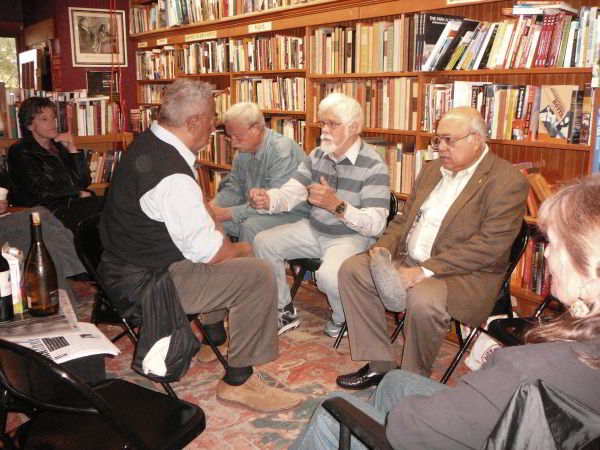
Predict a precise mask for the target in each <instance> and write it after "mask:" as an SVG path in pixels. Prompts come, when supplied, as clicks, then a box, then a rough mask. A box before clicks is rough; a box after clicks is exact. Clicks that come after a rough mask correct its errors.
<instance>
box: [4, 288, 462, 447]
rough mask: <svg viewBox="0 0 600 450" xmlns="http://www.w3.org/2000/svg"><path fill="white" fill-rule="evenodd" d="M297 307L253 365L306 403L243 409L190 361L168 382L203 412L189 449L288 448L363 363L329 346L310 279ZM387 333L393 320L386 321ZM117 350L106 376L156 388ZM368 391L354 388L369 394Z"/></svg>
mask: <svg viewBox="0 0 600 450" xmlns="http://www.w3.org/2000/svg"><path fill="white" fill-rule="evenodd" d="M75 290H76V295H77V296H78V297H79V301H80V308H81V310H82V311H85V313H84V316H87V317H89V311H90V308H91V304H92V301H93V288H90V287H89V286H88V285H87V284H86V283H76V286H75ZM295 304H296V307H297V308H298V309H299V311H300V317H301V325H300V327H299V328H298V329H296V330H294V331H291V332H289V333H286V334H284V335H283V336H281V337H280V341H279V352H280V356H279V358H278V359H277V360H276V361H273V362H271V363H269V364H266V365H264V366H260V367H257V368H256V369H255V370H257V371H259V372H260V373H261V374H263V376H264V378H265V379H266V380H267V381H268V382H269V383H270V384H271V385H277V386H281V387H283V388H286V389H289V390H291V391H294V392H298V393H302V394H303V395H305V396H306V401H305V403H304V404H303V405H302V406H301V407H300V408H298V409H296V410H294V411H291V412H287V413H280V414H258V413H254V412H251V411H248V410H245V409H243V408H237V407H230V406H224V405H222V404H220V403H219V402H218V401H217V400H216V398H215V387H216V384H217V382H218V381H219V379H220V378H221V377H222V376H223V368H222V366H221V365H220V364H219V363H218V362H217V361H214V362H211V363H196V362H193V363H192V366H191V367H190V370H189V371H188V373H187V374H186V376H185V377H184V378H183V379H182V380H181V381H180V382H179V383H174V384H173V385H172V386H173V387H174V389H175V391H176V392H177V394H178V396H179V397H180V398H182V399H185V400H187V401H190V402H193V403H195V404H197V405H199V406H200V407H202V409H203V410H204V411H205V413H206V416H207V428H206V430H205V431H204V433H202V434H201V435H200V436H199V437H198V438H196V440H195V441H193V442H192V443H191V444H190V445H189V446H188V448H190V449H201V448H202V449H204V448H219V449H279V448H287V447H288V446H289V445H290V443H291V442H293V440H294V439H295V438H296V437H297V436H298V434H299V433H300V431H301V430H302V429H303V428H304V427H305V425H306V423H307V422H308V420H309V418H310V415H311V413H312V411H313V410H314V408H315V407H316V405H317V403H318V401H319V399H320V398H321V397H322V396H324V395H326V394H328V393H330V392H332V391H335V390H336V385H335V378H336V377H337V376H338V375H339V374H340V373H347V372H351V371H354V370H356V369H358V368H359V367H361V366H362V365H363V364H364V363H363V362H360V361H352V360H351V358H350V350H349V347H348V341H347V339H344V340H343V341H342V343H341V345H340V347H339V349H338V350H335V349H333V348H332V344H333V340H332V339H331V338H328V337H327V336H325V335H324V334H323V327H324V326H325V323H326V321H327V320H328V319H329V316H330V312H329V310H328V308H327V307H326V301H325V297H324V296H323V295H322V294H321V293H320V292H319V291H318V290H317V289H316V288H315V286H314V285H311V284H310V283H306V282H305V283H303V285H302V287H301V288H300V290H299V292H298V294H297V296H296V301H295ZM100 328H101V329H102V331H103V332H104V333H105V334H106V335H107V336H111V335H114V334H115V332H116V331H118V329H117V328H115V327H110V326H101V327H100ZM389 328H390V333H391V332H392V330H393V321H392V319H391V318H390V321H389ZM117 345H118V347H119V348H120V350H121V354H120V355H119V356H117V357H115V358H111V359H107V363H106V365H107V372H108V376H109V377H121V378H125V379H128V380H130V381H132V382H135V383H138V384H142V385H144V386H147V387H149V388H152V389H160V388H159V387H157V386H155V385H154V384H152V383H151V382H149V381H148V380H147V379H145V378H142V377H141V376H139V375H138V374H136V373H135V372H133V371H132V370H131V368H130V364H131V355H132V350H133V348H132V345H131V343H130V342H129V340H128V339H127V338H124V339H121V340H120V341H119V342H118V343H117ZM395 347H396V349H397V352H398V355H400V353H401V351H402V337H401V336H400V337H399V338H398V339H397V341H396V343H395ZM455 352H456V346H455V345H453V344H450V343H448V342H444V345H443V347H442V350H441V352H440V356H439V357H438V359H437V360H436V363H435V368H434V374H433V378H434V379H438V380H439V379H440V378H441V375H442V374H443V371H444V370H445V368H446V367H447V365H448V364H449V362H450V360H451V359H452V357H453V356H454V354H455ZM466 371H468V369H467V368H466V367H465V366H464V364H463V363H461V365H460V366H459V368H458V369H457V371H456V372H455V375H454V376H453V377H452V378H451V380H450V383H449V384H453V383H454V379H455V378H456V377H457V376H458V375H460V374H461V373H465V372H466ZM369 394H370V391H362V392H358V393H357V395H359V396H360V397H363V398H367V397H368V395H369ZM19 422H20V418H19V417H17V416H14V415H13V416H11V417H10V418H9V427H8V429H10V428H11V427H14V426H16V424H18V423H19Z"/></svg>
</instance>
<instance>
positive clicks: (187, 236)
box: [140, 122, 223, 263]
mask: <svg viewBox="0 0 600 450" xmlns="http://www.w3.org/2000/svg"><path fill="white" fill-rule="evenodd" d="M150 130H151V131H152V132H153V133H154V135H155V136H156V137H157V138H158V139H160V140H161V141H163V142H166V143H167V144H170V145H172V146H173V147H175V149H176V150H177V151H178V152H179V154H180V155H181V156H182V157H183V159H185V161H186V162H187V164H188V165H189V166H190V168H191V169H192V171H193V172H194V173H196V171H195V170H194V162H195V161H196V155H195V154H194V153H192V152H191V151H190V150H189V149H188V148H187V147H186V145H185V144H184V143H183V142H181V140H180V139H179V138H178V137H177V136H175V135H174V134H173V133H171V132H170V131H168V130H167V129H165V128H163V127H161V126H160V125H159V124H158V122H154V123H153V124H152V127H151V128H150ZM140 207H141V208H142V211H143V212H144V214H146V215H147V216H148V217H150V218H151V219H152V220H157V221H160V222H164V223H165V226H166V227H167V231H168V232H169V236H171V239H173V243H174V244H175V246H176V247H177V248H178V249H179V250H181V253H183V256H185V257H186V258H187V259H189V260H190V261H192V262H195V263H196V262H204V263H205V262H208V261H210V260H211V259H212V258H213V257H214V256H215V255H216V254H217V252H218V251H219V249H220V248H221V246H222V245H223V235H222V234H221V233H220V232H219V231H217V230H216V228H215V223H214V221H213V220H212V218H211V216H210V214H209V213H208V211H207V210H206V207H205V206H204V202H203V197H202V190H201V189H200V186H199V185H198V183H197V182H195V181H194V179H192V178H190V177H189V176H188V175H184V174H174V175H170V176H168V177H166V178H164V179H162V180H161V182H160V183H158V184H157V185H156V186H155V187H154V188H153V189H151V190H149V191H148V192H146V193H145V194H144V195H143V196H142V197H141V198H140Z"/></svg>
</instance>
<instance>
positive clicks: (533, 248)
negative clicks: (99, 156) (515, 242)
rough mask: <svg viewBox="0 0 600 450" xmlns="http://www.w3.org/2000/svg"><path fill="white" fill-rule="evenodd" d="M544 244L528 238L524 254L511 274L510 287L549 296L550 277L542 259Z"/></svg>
mask: <svg viewBox="0 0 600 450" xmlns="http://www.w3.org/2000/svg"><path fill="white" fill-rule="evenodd" d="M546 245H547V244H546V243H545V242H543V241H542V240H541V239H538V238H537V237H536V236H530V237H529V240H528V241H527V246H526V247H525V252H524V253H523V256H521V259H520V260H519V263H518V264H517V267H515V270H514V271H513V273H512V274H511V279H510V284H511V286H516V287H521V288H523V289H526V290H528V291H531V292H534V293H536V294H538V295H541V296H542V297H545V296H547V295H548V294H550V284H551V281H552V280H551V275H550V271H549V270H548V264H546V260H545V259H544V249H545V247H546Z"/></svg>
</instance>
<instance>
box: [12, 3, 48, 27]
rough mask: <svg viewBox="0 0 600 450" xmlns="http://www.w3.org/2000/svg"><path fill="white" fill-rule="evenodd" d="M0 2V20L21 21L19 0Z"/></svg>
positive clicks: (21, 10) (21, 12) (21, 13)
mask: <svg viewBox="0 0 600 450" xmlns="http://www.w3.org/2000/svg"><path fill="white" fill-rule="evenodd" d="M44 1H49V0H44ZM0 4H1V5H2V7H1V8H0V22H18V23H21V22H23V9H22V8H21V0H0Z"/></svg>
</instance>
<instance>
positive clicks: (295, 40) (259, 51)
mask: <svg viewBox="0 0 600 450" xmlns="http://www.w3.org/2000/svg"><path fill="white" fill-rule="evenodd" d="M229 67H230V69H231V71H232V72H247V71H257V70H291V69H304V39H303V38H301V37H296V36H283V35H275V36H271V37H269V36H252V37H247V38H243V39H234V38H231V39H230V40H229Z"/></svg>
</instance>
